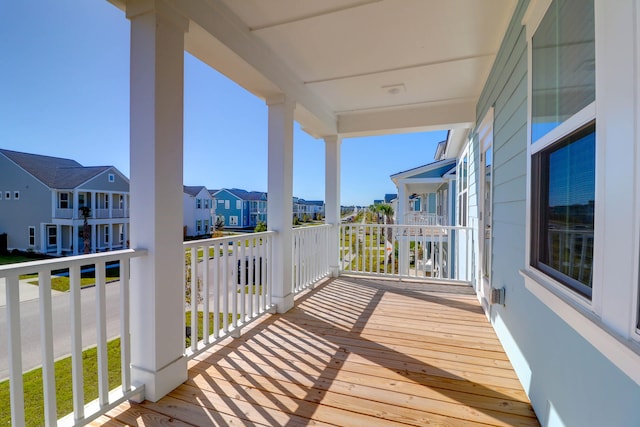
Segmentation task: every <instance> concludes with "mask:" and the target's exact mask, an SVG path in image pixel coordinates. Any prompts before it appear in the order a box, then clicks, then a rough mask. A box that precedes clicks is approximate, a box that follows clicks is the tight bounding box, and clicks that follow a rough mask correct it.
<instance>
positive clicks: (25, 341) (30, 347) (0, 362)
mask: <svg viewBox="0 0 640 427" xmlns="http://www.w3.org/2000/svg"><path fill="white" fill-rule="evenodd" d="M34 287H35V286H34ZM119 291H120V286H119V282H114V283H109V284H107V286H106V296H107V301H106V305H107V336H108V337H109V338H114V337H116V336H118V335H119V333H120V309H119V300H120V292H119ZM81 295H82V297H81V300H82V308H81V316H82V347H83V348H86V347H91V346H93V345H95V343H96V302H95V295H96V293H95V287H89V288H85V289H83V290H82V294H81ZM69 300H70V294H69V293H64V294H57V295H54V296H53V297H52V309H53V310H52V311H53V343H54V344H53V351H54V357H55V358H56V359H58V358H61V357H63V356H66V355H69V354H70V353H71V334H70V324H71V321H70V320H71V319H70V318H71V314H70V311H69ZM39 303H40V301H39V300H38V299H37V298H36V299H32V300H29V301H23V302H22V303H20V317H21V326H22V328H21V334H22V370H23V371H29V370H31V369H33V368H36V367H38V366H40V365H42V353H41V348H40V307H39ZM0 343H1V344H0V381H2V380H5V379H7V378H8V377H9V359H8V350H7V307H6V306H3V307H0Z"/></svg>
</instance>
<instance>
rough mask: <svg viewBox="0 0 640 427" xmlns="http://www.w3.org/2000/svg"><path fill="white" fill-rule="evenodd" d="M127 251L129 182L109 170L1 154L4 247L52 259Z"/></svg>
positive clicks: (0, 212) (0, 219) (0, 224)
mask: <svg viewBox="0 0 640 427" xmlns="http://www.w3.org/2000/svg"><path fill="white" fill-rule="evenodd" d="M82 207H87V208H89V212H88V213H89V215H88V217H87V223H88V226H89V233H90V236H89V239H88V242H90V245H91V246H90V248H89V251H90V252H101V251H108V250H114V249H122V248H125V247H127V242H128V235H129V229H128V228H129V180H128V178H127V177H125V176H124V175H123V174H122V173H121V172H120V171H119V170H118V169H116V168H115V167H113V166H82V165H81V164H80V163H78V162H76V161H75V160H71V159H63V158H57V157H50V156H42V155H38V154H28V153H21V152H16V151H10V150H3V149H0V234H2V233H6V234H7V247H8V249H9V250H11V249H19V250H26V251H34V252H40V253H46V254H52V255H76V254H81V253H84V252H85V250H84V241H85V239H84V234H83V231H84V221H85V218H84V217H83V215H82V212H81V211H80V208H82Z"/></svg>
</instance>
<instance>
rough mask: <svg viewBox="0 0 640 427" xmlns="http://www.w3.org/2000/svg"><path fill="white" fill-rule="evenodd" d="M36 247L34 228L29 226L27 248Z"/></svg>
mask: <svg viewBox="0 0 640 427" xmlns="http://www.w3.org/2000/svg"><path fill="white" fill-rule="evenodd" d="M35 245H36V228H35V227H33V226H29V246H31V247H33V246H35Z"/></svg>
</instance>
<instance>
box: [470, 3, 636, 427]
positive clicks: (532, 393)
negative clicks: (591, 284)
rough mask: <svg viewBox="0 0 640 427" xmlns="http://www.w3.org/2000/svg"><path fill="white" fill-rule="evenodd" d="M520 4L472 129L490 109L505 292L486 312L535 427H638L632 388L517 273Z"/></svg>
mask: <svg viewBox="0 0 640 427" xmlns="http://www.w3.org/2000/svg"><path fill="white" fill-rule="evenodd" d="M527 3H528V2H526V1H524V2H520V3H519V4H518V6H517V10H516V13H515V17H514V19H513V21H512V24H511V26H510V29H509V31H508V32H507V35H506V37H505V40H504V41H503V44H502V47H501V50H500V53H499V55H498V58H497V59H496V63H495V65H494V68H493V70H492V73H491V75H490V76H489V79H488V80H487V84H486V86H485V89H484V91H483V94H482V96H481V97H480V101H479V103H478V107H477V120H478V123H479V122H480V121H481V120H482V118H483V117H484V115H485V114H486V111H487V109H488V108H489V107H490V106H494V129H493V130H494V146H493V152H494V165H493V224H492V227H493V242H492V244H493V247H492V257H493V258H492V263H493V265H492V286H493V287H494V288H500V287H504V288H506V305H505V306H504V307H503V306H496V305H494V306H492V307H491V318H492V322H493V324H494V327H495V329H496V332H497V333H498V336H499V338H500V340H501V342H502V344H503V345H504V347H505V350H506V352H507V354H508V356H509V358H510V360H511V362H512V363H513V366H514V368H515V370H516V372H517V374H518V376H519V378H520V381H521V382H522V384H523V386H524V388H525V391H526V392H527V393H528V394H529V397H530V399H531V402H532V404H533V407H534V409H535V410H536V413H537V414H538V417H539V419H540V421H541V423H542V424H543V425H545V424H549V423H551V424H553V423H554V422H555V423H557V422H558V421H561V423H562V424H564V425H568V426H573V425H576V426H577V425H579V426H600V425H615V426H631V425H640V419H639V415H638V412H639V410H638V402H640V389H639V387H638V386H637V385H636V384H635V383H633V382H632V381H631V380H629V379H628V378H627V377H626V376H625V375H624V374H622V372H621V371H619V370H618V369H617V368H616V367H615V366H613V365H612V364H611V363H610V362H609V361H608V360H607V359H606V358H605V357H604V356H602V354H601V353H600V352H598V351H597V350H596V349H594V348H593V347H592V346H591V345H590V344H589V343H588V342H586V341H585V340H584V339H583V338H582V337H581V336H579V335H578V334H577V333H576V332H575V331H574V330H573V329H572V328H570V327H569V326H568V325H567V324H566V323H564V322H563V321H562V320H561V319H560V318H558V317H557V316H556V315H555V314H554V313H553V312H551V311H550V310H549V309H547V307H546V306H544V305H543V304H542V303H541V302H540V301H539V300H538V299H537V298H536V297H534V296H533V295H532V294H531V293H530V292H529V291H528V290H527V289H526V288H525V284H524V279H523V278H522V276H521V275H520V273H519V271H520V270H521V269H523V268H524V267H525V263H526V260H525V248H526V244H527V242H526V227H527V224H526V190H527V188H526V186H527V177H526V167H527V43H526V37H525V28H524V27H523V26H522V25H521V24H520V23H521V21H522V16H523V14H524V11H525V10H526V7H527ZM559 424H560V423H559ZM559 424H558V425H559Z"/></svg>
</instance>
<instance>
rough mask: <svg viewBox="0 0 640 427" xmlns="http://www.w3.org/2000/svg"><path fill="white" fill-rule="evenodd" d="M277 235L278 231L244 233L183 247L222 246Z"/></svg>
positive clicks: (193, 242) (193, 241)
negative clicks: (227, 243)
mask: <svg viewBox="0 0 640 427" xmlns="http://www.w3.org/2000/svg"><path fill="white" fill-rule="evenodd" d="M275 234H277V232H276V231H262V232H260V233H243V234H236V235H234V236H226V237H213V238H211V239H202V240H191V241H188V242H184V243H183V246H184V247H185V248H195V247H200V246H204V245H215V244H220V243H225V242H234V241H237V240H242V239H251V238H260V237H267V236H273V235H275Z"/></svg>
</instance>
